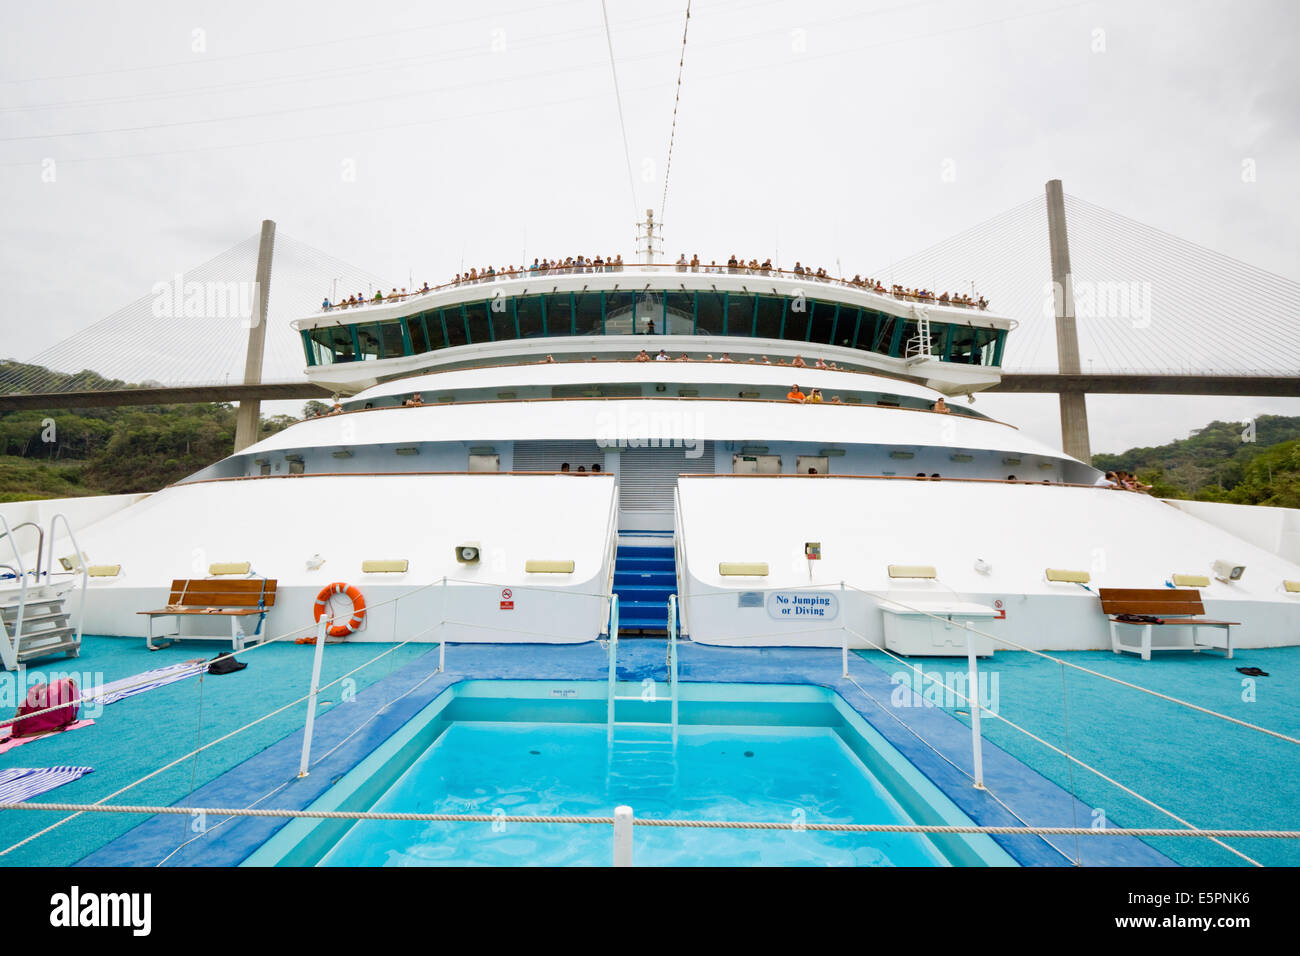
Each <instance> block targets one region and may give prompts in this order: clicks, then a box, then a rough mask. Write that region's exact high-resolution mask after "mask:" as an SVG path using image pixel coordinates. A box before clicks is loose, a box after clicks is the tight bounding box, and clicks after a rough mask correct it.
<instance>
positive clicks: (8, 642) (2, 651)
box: [0, 515, 27, 670]
mask: <svg viewBox="0 0 1300 956" xmlns="http://www.w3.org/2000/svg"><path fill="white" fill-rule="evenodd" d="M0 530H2V531H3V536H4V537H5V538H7V539H8V540H9V547H10V549H11V550H12V551H13V553H14V566H15V567H16V568H17V570H18V615H17V618H16V620H15V622H14V632H13V634H7V633H6V634H4V639H3V643H0V660H2V661H3V663H4V669H5V670H16V669H17V667H18V643H19V640H20V639H21V637H20V636H21V635H22V633H23V612H24V611H25V610H26V609H27V572H26V571H25V570H24V569H23V558H22V555H21V554H19V553H18V542H17V541H16V540H14V529H13V528H10V527H9V522H8V521H7V520H6V519H5V516H4V515H0ZM3 630H5V628H4V626H3V625H0V631H3Z"/></svg>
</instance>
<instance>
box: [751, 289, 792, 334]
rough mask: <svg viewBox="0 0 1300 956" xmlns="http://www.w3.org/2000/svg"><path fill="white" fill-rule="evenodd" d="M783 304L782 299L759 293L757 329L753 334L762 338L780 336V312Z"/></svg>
mask: <svg viewBox="0 0 1300 956" xmlns="http://www.w3.org/2000/svg"><path fill="white" fill-rule="evenodd" d="M784 306H785V300H784V299H773V298H771V297H770V296H764V295H760V296H759V297H758V331H757V332H756V333H755V334H757V335H758V336H759V337H760V338H764V339H779V338H780V337H781V312H782V311H783V309H784Z"/></svg>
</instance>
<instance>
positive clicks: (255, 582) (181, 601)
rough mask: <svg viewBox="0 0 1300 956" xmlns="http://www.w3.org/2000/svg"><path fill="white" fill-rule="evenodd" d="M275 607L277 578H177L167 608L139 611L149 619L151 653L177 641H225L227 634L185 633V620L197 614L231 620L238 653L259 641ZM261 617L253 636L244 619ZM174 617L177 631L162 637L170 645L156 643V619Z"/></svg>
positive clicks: (231, 635)
mask: <svg viewBox="0 0 1300 956" xmlns="http://www.w3.org/2000/svg"><path fill="white" fill-rule="evenodd" d="M274 606H275V579H274V578H236V579H220V578H197V579H185V578H177V579H175V580H173V581H172V589H171V594H170V595H168V597H167V606H166V607H161V608H158V609H157V610H155V611H138V612H136V613H138V614H144V615H147V616H148V618H149V631H148V634H147V636H146V637H145V645H146V646H147V647H148V648H149V650H151V651H156V650H158V649H159V648H161V647H170V646H171V645H172V644H173V643H175V642H176V641H224V640H226V635H224V634H182V633H181V619H182V618H184V617H189V616H192V615H194V616H197V615H209V614H210V615H213V616H216V617H224V618H227V619H228V620H229V621H230V638H229V639H230V641H231V644H232V646H233V648H234V650H236V651H242V650H243V649H244V644H245V642H247V641H250V640H256V639H257V635H258V634H260V633H261V630H262V624H263V623H264V622H265V621H266V612H267V610H268V609H269V608H272V607H274ZM254 614H256V615H257V626H256V627H255V628H254V629H253V634H252V637H250V636H249V635H247V634H246V633H245V632H244V618H246V617H251V616H252V615H254ZM159 617H174V618H175V619H176V622H175V623H176V630H175V631H174V632H172V633H170V634H159V635H157V636H158V637H162V638H168V640H167V643H166V644H159V645H155V644H154V642H153V641H154V637H155V635H154V619H155V618H159Z"/></svg>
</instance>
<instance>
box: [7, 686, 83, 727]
mask: <svg viewBox="0 0 1300 956" xmlns="http://www.w3.org/2000/svg"><path fill="white" fill-rule="evenodd" d="M60 704H64V705H66V706H62V707H60V706H59V705H60ZM50 707H58V710H51V711H49V712H48V713H44V714H37V715H36V716H35V717H26V718H24V719H21V720H18V721H16V722H15V723H14V725H13V729H14V733H13V735H14V736H15V737H34V736H36V735H37V734H47V733H49V732H50V731H52V730H63V729H64V728H65V727H67V726H68V725H69V724H74V723H76V722H77V711H78V710H79V709H80V707H81V692H80V691H79V690H78V689H77V682H76V681H74V680H73V679H72V678H70V677H63V678H60V679H59V680H56V681H53V682H51V683H41V684H36V685H34V686H33V687H32V688H31V689H30V690H28V691H27V699H26V700H25V701H23V703H22V704H21V705H19V707H18V716H19V717H20V718H22V717H23V715H24V714H30V713H33V712H35V711H40V710H46V709H47V708H50Z"/></svg>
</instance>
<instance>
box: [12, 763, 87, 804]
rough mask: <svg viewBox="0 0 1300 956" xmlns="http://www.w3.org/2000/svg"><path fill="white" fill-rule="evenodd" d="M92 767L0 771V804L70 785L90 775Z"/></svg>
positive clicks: (23, 768)
mask: <svg viewBox="0 0 1300 956" xmlns="http://www.w3.org/2000/svg"><path fill="white" fill-rule="evenodd" d="M94 769H95V768H94V767H39V768H32V767H11V768H10V769H8V770H0V803H21V802H22V801H24V800H30V799H31V798H32V797H35V796H38V795H39V794H42V793H45V792H46V791H47V790H53V789H54V788H55V787H61V786H63V785H64V784H65V783H71V782H72V781H74V780H78V779H80V778H81V777H84V776H85V775H86V774H88V773H91V772H92V771H93V770H94Z"/></svg>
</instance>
